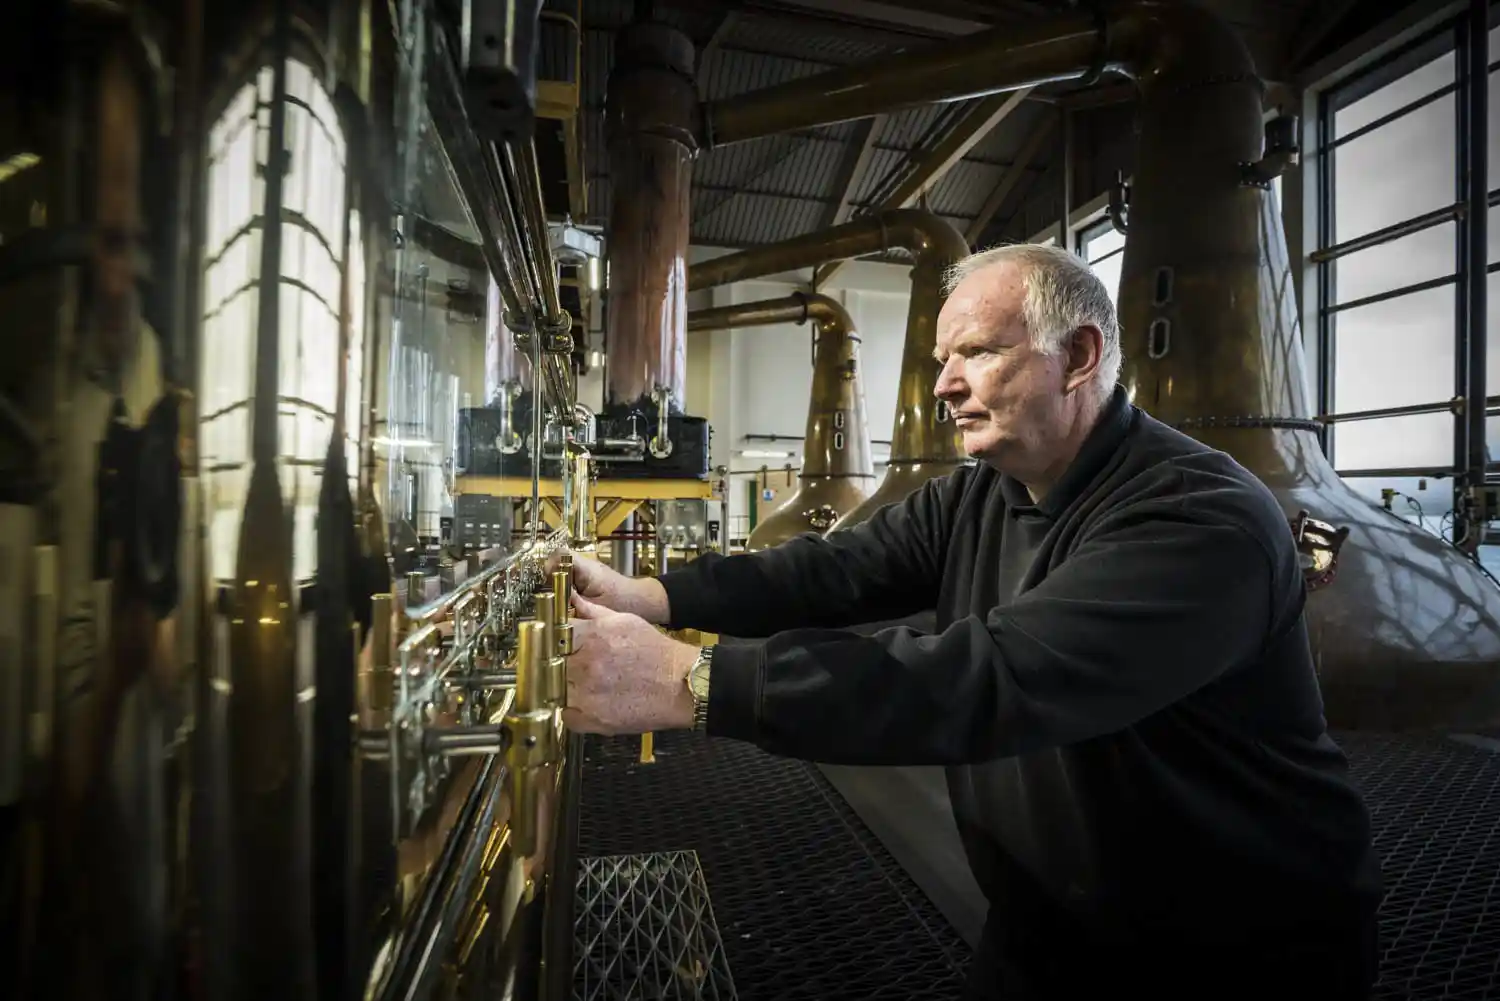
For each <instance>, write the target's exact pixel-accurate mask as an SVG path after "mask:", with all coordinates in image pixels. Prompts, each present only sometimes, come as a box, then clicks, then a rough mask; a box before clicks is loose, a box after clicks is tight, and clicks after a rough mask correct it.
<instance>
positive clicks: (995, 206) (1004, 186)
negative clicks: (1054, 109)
mask: <svg viewBox="0 0 1500 1001" xmlns="http://www.w3.org/2000/svg"><path fill="white" fill-rule="evenodd" d="M1056 127H1057V116H1056V115H1043V116H1042V120H1041V121H1040V122H1038V123H1037V126H1036V128H1034V129H1032V130H1031V135H1029V136H1027V137H1026V142H1025V143H1024V144H1023V145H1022V146H1021V150H1020V152H1018V153H1017V154H1016V158H1015V160H1014V162H1012V163H1011V165H1010V169H1009V170H1007V171H1006V172H1005V176H1003V177H1001V178H1000V183H998V184H996V185H995V187H994V190H992V191H991V192H990V193H989V197H987V198H986V199H985V200H984V206H983V207H982V208H980V210H979V214H978V215H977V216H975V217H974V221H973V222H971V223H969V227H968V229H967V230H966V231H965V232H964V239H965V240H966V241H968V244H969V246H970V247H973V246H975V245H976V244H977V243H978V241H979V238H980V237H982V236H984V231H985V229H986V228H988V226H989V224H990V220H992V219H994V218H995V213H997V212H999V211H1000V209H1001V208H1002V207H1003V206H1004V205H1005V202H1006V200H1007V199H1008V198H1010V195H1011V192H1012V191H1015V190H1016V185H1017V184H1020V183H1021V178H1023V177H1025V176H1026V173H1027V171H1029V170H1030V169H1031V161H1032V160H1034V159H1036V155H1037V154H1038V153H1040V152H1041V151H1042V148H1043V147H1045V146H1046V145H1047V140H1048V139H1050V138H1051V136H1052V130H1053V129H1054V128H1056Z"/></svg>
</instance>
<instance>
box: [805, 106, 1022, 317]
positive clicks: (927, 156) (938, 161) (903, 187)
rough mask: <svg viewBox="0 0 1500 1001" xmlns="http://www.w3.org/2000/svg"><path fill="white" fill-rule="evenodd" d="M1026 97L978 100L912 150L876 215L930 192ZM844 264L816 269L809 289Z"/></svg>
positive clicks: (836, 262)
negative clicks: (925, 146)
mask: <svg viewBox="0 0 1500 1001" xmlns="http://www.w3.org/2000/svg"><path fill="white" fill-rule="evenodd" d="M1030 93H1031V88H1030V87H1023V88H1021V89H1020V90H1016V91H1011V92H1009V93H1001V94H991V95H990V96H989V97H986V98H984V99H982V100H981V101H980V102H979V103H978V105H977V106H976V107H975V108H974V110H973V111H971V112H969V114H968V115H966V116H965V117H964V119H963V120H962V121H960V122H959V123H958V124H957V125H955V126H954V127H953V129H952V130H951V131H949V133H948V134H947V135H946V136H944V137H943V138H942V139H941V140H939V141H938V143H937V145H935V146H933V147H932V148H931V149H929V150H927V151H926V152H925V153H923V152H922V151H921V150H914V151H913V156H914V157H915V156H916V155H918V154H920V155H921V159H920V160H918V161H917V162H916V164H915V166H914V167H913V168H912V170H911V172H910V173H909V174H907V176H906V179H905V180H903V181H902V182H901V183H900V184H899V185H897V186H896V190H895V191H893V192H891V194H890V195H889V196H888V197H887V198H886V199H885V200H884V201H883V202H881V204H880V207H879V209H878V210H877V211H885V210H887V209H903V208H906V207H907V206H909V205H911V204H912V203H913V202H915V201H916V200H917V199H919V198H921V197H922V196H923V195H924V194H926V193H927V192H929V191H931V190H932V188H933V187H934V186H935V185H936V184H937V183H938V182H939V181H941V180H942V179H943V177H944V176H945V175H946V174H947V173H948V171H949V170H951V169H953V165H954V164H956V163H958V161H960V160H962V159H963V158H964V156H965V155H966V154H967V153H968V152H969V151H970V150H972V149H973V148H974V147H975V146H977V145H978V144H979V142H980V140H982V139H983V138H984V137H985V136H987V135H989V133H990V130H991V129H993V128H994V127H995V126H996V125H999V124H1000V123H1001V122H1003V121H1005V119H1007V118H1009V117H1010V116H1011V114H1012V113H1013V112H1014V111H1015V110H1016V109H1017V108H1019V107H1020V106H1021V104H1022V102H1024V101H1025V100H1026V98H1027V96H1028V95H1029V94H1030ZM845 263H847V262H845V261H831V262H829V263H828V264H825V265H823V266H822V267H821V268H819V269H818V270H817V271H816V272H814V274H813V288H821V287H822V286H823V285H824V284H825V283H826V282H827V281H828V280H829V279H830V278H832V277H833V276H834V275H835V274H836V273H837V272H838V271H839V269H840V268H842V267H843V266H844V264H845Z"/></svg>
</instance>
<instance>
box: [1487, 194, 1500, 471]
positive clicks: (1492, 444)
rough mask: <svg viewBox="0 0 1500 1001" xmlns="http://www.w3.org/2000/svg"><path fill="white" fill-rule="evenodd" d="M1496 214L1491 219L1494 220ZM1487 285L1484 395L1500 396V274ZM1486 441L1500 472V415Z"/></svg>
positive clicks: (1489, 426) (1492, 422)
mask: <svg viewBox="0 0 1500 1001" xmlns="http://www.w3.org/2000/svg"><path fill="white" fill-rule="evenodd" d="M1494 215H1495V214H1494V213H1493V212H1491V213H1490V217H1491V219H1492V220H1493V219H1494ZM1485 285H1486V290H1487V292H1486V296H1485V315H1486V322H1485V327H1486V339H1487V341H1488V343H1487V345H1486V350H1485V355H1484V361H1485V365H1484V378H1485V387H1484V394H1485V395H1486V396H1500V272H1497V273H1495V274H1492V275H1490V276H1489V279H1488V281H1486V283H1485ZM1484 427H1485V434H1484V439H1485V441H1486V442H1487V443H1488V445H1489V450H1490V462H1491V466H1490V472H1492V473H1495V472H1500V469H1497V468H1496V467H1495V466H1494V465H1493V464H1494V462H1495V461H1496V460H1497V459H1500V415H1492V416H1490V417H1489V418H1487V419H1486V420H1485V422H1484Z"/></svg>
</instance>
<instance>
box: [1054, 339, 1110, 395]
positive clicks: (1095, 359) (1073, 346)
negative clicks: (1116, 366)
mask: <svg viewBox="0 0 1500 1001" xmlns="http://www.w3.org/2000/svg"><path fill="white" fill-rule="evenodd" d="M1103 360H1104V334H1103V332H1101V331H1100V330H1099V328H1098V327H1096V326H1094V325H1093V324H1091V323H1086V324H1084V325H1083V326H1081V327H1079V328H1078V329H1077V330H1075V331H1073V333H1072V334H1071V335H1070V336H1069V337H1068V339H1067V344H1066V354H1065V355H1064V362H1065V365H1066V367H1065V368H1064V370H1063V388H1064V389H1065V390H1066V391H1067V392H1069V393H1071V392H1073V391H1074V390H1075V389H1077V388H1078V387H1080V386H1086V385H1088V384H1089V383H1090V382H1092V381H1093V380H1094V375H1095V374H1096V373H1097V372H1098V371H1099V364H1100V362H1102V361H1103Z"/></svg>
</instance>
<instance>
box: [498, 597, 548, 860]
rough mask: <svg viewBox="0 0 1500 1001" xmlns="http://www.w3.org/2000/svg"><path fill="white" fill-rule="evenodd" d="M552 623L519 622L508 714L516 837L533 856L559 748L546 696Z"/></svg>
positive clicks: (508, 765) (520, 846)
mask: <svg viewBox="0 0 1500 1001" xmlns="http://www.w3.org/2000/svg"><path fill="white" fill-rule="evenodd" d="M548 632H549V630H548V628H547V626H546V625H545V624H543V623H541V622H537V621H535V620H526V621H523V622H520V623H517V625H516V689H515V701H514V703H513V704H512V706H511V712H510V713H509V714H508V715H507V716H506V717H505V726H506V728H507V729H508V730H509V731H510V734H511V742H510V746H509V748H508V750H507V754H506V770H507V772H508V773H509V779H510V811H511V813H510V827H511V841H512V843H513V844H514V845H515V849H516V854H517V855H520V856H521V857H523V858H529V857H530V856H532V855H534V854H536V852H537V849H538V847H539V845H540V840H539V837H540V824H541V815H540V814H541V806H542V803H543V798H542V782H541V780H542V778H543V776H544V775H545V774H546V773H547V767H546V766H547V765H548V764H549V763H550V762H551V761H552V760H554V759H555V756H556V755H555V752H556V749H557V746H556V745H557V738H558V734H557V730H556V717H557V712H556V709H555V708H554V707H549V706H547V705H546V703H545V702H544V701H543V699H544V698H545V696H546V688H547V675H548V673H549V671H550V666H551V665H550V660H551V653H552V651H551V650H550V649H549V648H548V647H547V645H546V637H547V633H548Z"/></svg>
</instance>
